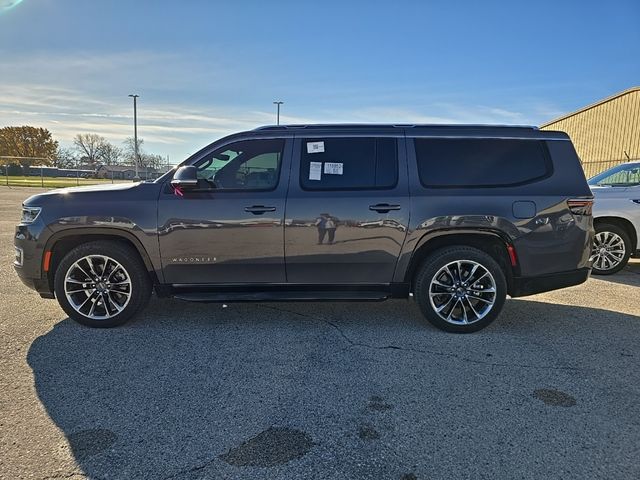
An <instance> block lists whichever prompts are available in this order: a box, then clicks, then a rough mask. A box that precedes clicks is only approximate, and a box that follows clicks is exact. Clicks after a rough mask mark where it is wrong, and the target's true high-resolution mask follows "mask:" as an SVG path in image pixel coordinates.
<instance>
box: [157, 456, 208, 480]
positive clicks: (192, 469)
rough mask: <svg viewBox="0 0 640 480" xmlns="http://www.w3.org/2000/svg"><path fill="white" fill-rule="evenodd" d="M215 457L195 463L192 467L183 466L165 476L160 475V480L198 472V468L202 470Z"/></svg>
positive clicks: (168, 479)
mask: <svg viewBox="0 0 640 480" xmlns="http://www.w3.org/2000/svg"><path fill="white" fill-rule="evenodd" d="M216 458H217V457H213V458H212V459H211V460H208V461H206V462H204V463H202V464H200V465H196V466H194V467H189V468H184V469H182V470H179V471H177V472H176V473H173V474H171V475H169V476H167V477H162V479H161V480H171V479H172V478H177V477H178V476H180V475H187V474H189V473H194V472H198V471H200V470H203V469H205V468H207V467H208V466H209V465H211V464H212V463H213V462H214V461H215V460H216Z"/></svg>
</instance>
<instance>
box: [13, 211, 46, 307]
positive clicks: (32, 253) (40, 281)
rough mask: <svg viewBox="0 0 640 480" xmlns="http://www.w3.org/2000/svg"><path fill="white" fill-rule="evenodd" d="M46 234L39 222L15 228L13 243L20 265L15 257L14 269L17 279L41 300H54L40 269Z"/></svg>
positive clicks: (43, 272)
mask: <svg viewBox="0 0 640 480" xmlns="http://www.w3.org/2000/svg"><path fill="white" fill-rule="evenodd" d="M48 233H49V231H48V229H47V228H46V227H45V226H44V225H43V224H42V223H40V222H39V220H36V222H34V223H32V224H20V225H18V226H17V227H16V231H15V235H14V237H13V243H14V245H15V246H16V247H17V249H18V250H20V260H21V263H22V264H21V265H20V264H19V263H20V262H18V261H17V260H18V255H16V262H15V263H14V268H15V271H16V273H17V274H18V278H20V280H21V281H22V283H24V284H25V285H26V286H27V287H29V288H30V289H32V290H35V291H36V292H38V293H39V294H40V296H41V297H43V298H54V294H53V290H52V288H51V285H50V283H49V277H48V275H47V272H45V271H43V269H42V258H43V254H44V248H45V245H44V244H45V241H46V238H45V237H48V235H47V234H48Z"/></svg>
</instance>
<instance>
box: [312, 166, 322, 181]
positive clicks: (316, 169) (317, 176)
mask: <svg viewBox="0 0 640 480" xmlns="http://www.w3.org/2000/svg"><path fill="white" fill-rule="evenodd" d="M309 180H322V162H309Z"/></svg>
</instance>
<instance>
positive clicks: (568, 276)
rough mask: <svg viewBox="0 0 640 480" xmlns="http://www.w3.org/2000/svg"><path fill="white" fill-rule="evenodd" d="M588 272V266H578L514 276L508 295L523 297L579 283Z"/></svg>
mask: <svg viewBox="0 0 640 480" xmlns="http://www.w3.org/2000/svg"><path fill="white" fill-rule="evenodd" d="M590 273H591V269H590V268H580V269H578V270H571V271H568V272H558V273H552V274H548V275H540V276H537V277H514V278H513V282H512V285H511V291H510V292H509V295H511V296H512V297H525V296H527V295H535V294H536V293H542V292H549V291H551V290H558V289H560V288H566V287H572V286H574V285H580V284H581V283H584V282H586V281H587V279H588V278H589V274H590Z"/></svg>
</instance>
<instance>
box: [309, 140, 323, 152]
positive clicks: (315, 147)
mask: <svg viewBox="0 0 640 480" xmlns="http://www.w3.org/2000/svg"><path fill="white" fill-rule="evenodd" d="M307 153H324V142H307Z"/></svg>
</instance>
